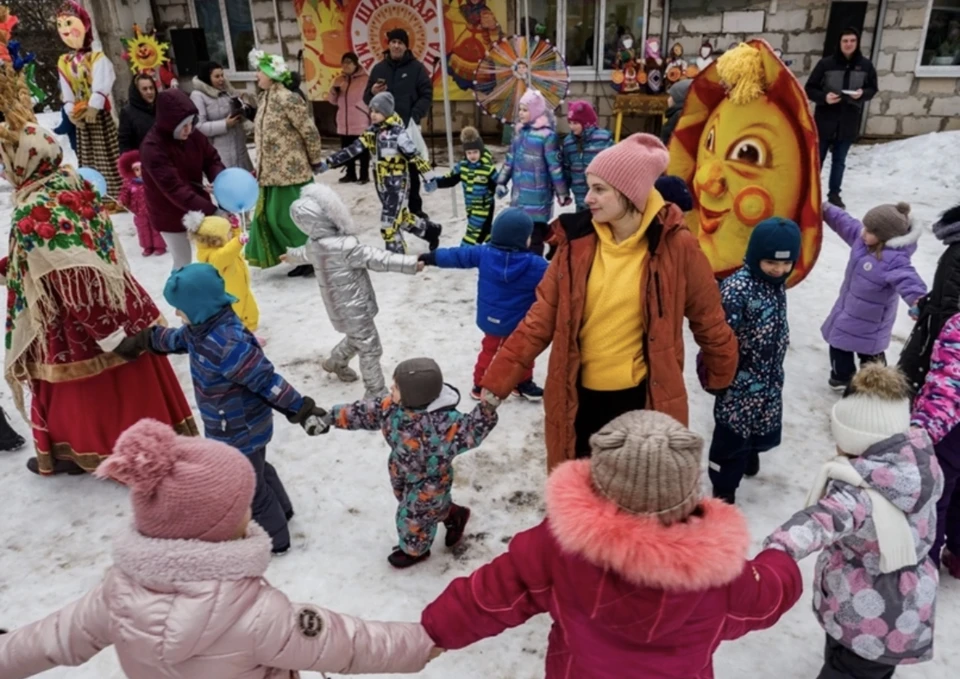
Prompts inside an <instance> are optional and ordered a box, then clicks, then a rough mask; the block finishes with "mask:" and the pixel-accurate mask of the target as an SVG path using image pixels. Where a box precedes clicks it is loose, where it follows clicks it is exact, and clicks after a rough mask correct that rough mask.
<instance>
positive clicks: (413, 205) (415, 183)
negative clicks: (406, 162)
mask: <svg viewBox="0 0 960 679" xmlns="http://www.w3.org/2000/svg"><path fill="white" fill-rule="evenodd" d="M409 175H410V197H409V198H408V199H407V207H408V208H410V212H412V213H413V214H415V215H418V214H420V213H421V212H423V198H421V197H420V172H419V171H417V168H415V167H413V166H412V165H411V166H410V172H409Z"/></svg>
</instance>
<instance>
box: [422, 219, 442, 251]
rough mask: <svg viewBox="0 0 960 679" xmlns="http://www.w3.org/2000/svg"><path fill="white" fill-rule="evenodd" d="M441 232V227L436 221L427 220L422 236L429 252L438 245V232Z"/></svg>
mask: <svg viewBox="0 0 960 679" xmlns="http://www.w3.org/2000/svg"><path fill="white" fill-rule="evenodd" d="M441 233H443V227H442V226H440V225H439V224H437V223H436V222H427V233H426V235H425V236H424V237H423V238H424V240H425V241H427V244H428V245H429V246H430V252H433V251H434V250H436V249H437V248H438V247H440V234H441Z"/></svg>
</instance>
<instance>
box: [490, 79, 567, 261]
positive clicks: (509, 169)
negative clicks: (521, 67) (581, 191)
mask: <svg viewBox="0 0 960 679" xmlns="http://www.w3.org/2000/svg"><path fill="white" fill-rule="evenodd" d="M518 116H519V119H520V122H518V123H517V125H516V129H515V131H514V133H513V141H512V142H511V143H510V150H509V151H508V152H507V159H506V161H504V163H503V167H502V168H501V170H500V174H499V175H497V198H505V197H506V196H507V193H508V192H509V193H510V205H511V207H518V208H521V209H522V210H523V211H524V212H526V213H527V214H528V215H530V219H532V220H533V239H532V243H531V245H530V249H531V250H532V251H533V252H535V253H537V254H538V255H542V254H543V244H544V241H545V240H546V238H547V235H548V234H549V230H550V227H549V226H548V223H549V222H550V218H551V217H552V215H553V198H554V195H556V196H557V197H558V198H559V199H560V205H563V206H566V205H569V204H570V203H571V202H572V199H571V198H570V193H569V191H568V187H567V182H566V180H564V178H563V163H562V160H561V155H560V141H559V140H558V138H557V132H556V119H555V118H554V116H553V111H552V110H550V109H549V108H548V107H547V100H546V99H544V98H543V95H542V94H540V92H538V91H537V90H534V89H529V90H527V91H526V92H525V93H524V95H523V96H522V97H521V98H520V109H519V113H518ZM511 180H512V181H513V185H512V189H511V190H510V191H508V190H507V183H508V182H510V181H511Z"/></svg>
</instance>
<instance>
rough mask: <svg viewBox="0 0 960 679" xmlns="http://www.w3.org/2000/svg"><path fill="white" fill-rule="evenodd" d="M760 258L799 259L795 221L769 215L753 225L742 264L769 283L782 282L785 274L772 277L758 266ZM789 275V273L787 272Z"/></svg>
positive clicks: (782, 260)
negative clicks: (768, 217)
mask: <svg viewBox="0 0 960 679" xmlns="http://www.w3.org/2000/svg"><path fill="white" fill-rule="evenodd" d="M761 259H773V260H776V261H778V262H792V263H793V264H796V263H797V260H798V259H800V227H799V226H797V223H796V222H794V221H791V220H789V219H784V218H782V217H771V218H770V219H764V220H763V221H762V222H760V223H759V224H757V225H756V226H755V227H753V233H751V234H750V242H749V243H748V244H747V254H746V256H745V257H744V258H743V263H744V265H745V266H746V267H747V268H748V269H750V273H752V274H753V275H754V276H756V277H757V278H760V279H763V280H765V281H769V282H771V283H783V282H785V281H786V280H787V276H780V277H779V278H774V277H773V276H769V275H767V274H766V273H764V272H763V269H761V268H760V260H761ZM787 275H789V274H787Z"/></svg>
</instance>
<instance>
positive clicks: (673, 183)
mask: <svg viewBox="0 0 960 679" xmlns="http://www.w3.org/2000/svg"><path fill="white" fill-rule="evenodd" d="M653 188H655V189H656V190H657V191H658V192H659V193H660V195H661V196H663V199H664V200H665V201H667V202H668V203H673V204H674V205H676V206H677V207H678V208H680V209H681V210H683V211H684V212H690V210H692V209H693V196H691V195H690V189H689V188H687V183H686V182H685V181H683V180H682V179H680V177H675V176H673V175H670V174H665V175H663V176H662V177H660V178H659V179H657V181H655V182H654V183H653Z"/></svg>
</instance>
